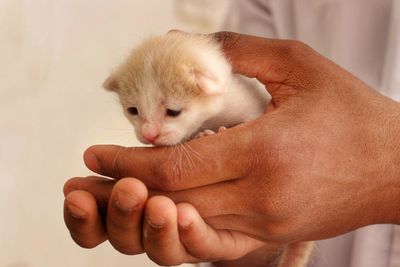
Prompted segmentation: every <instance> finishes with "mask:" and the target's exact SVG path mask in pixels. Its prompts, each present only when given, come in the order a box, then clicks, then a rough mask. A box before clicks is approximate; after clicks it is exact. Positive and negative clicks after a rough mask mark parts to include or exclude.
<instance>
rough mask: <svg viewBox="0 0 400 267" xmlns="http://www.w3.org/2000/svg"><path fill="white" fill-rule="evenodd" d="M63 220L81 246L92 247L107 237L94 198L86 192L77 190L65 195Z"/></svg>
mask: <svg viewBox="0 0 400 267" xmlns="http://www.w3.org/2000/svg"><path fill="white" fill-rule="evenodd" d="M64 221H65V224H66V226H67V228H68V229H69V231H70V234H71V237H72V239H73V240H74V241H75V242H76V243H77V244H78V245H80V246H81V247H84V248H93V247H95V246H97V245H99V244H100V243H102V242H104V241H105V240H106V239H107V238H106V233H105V229H104V225H103V222H102V220H101V218H100V216H99V213H98V210H97V204H96V200H95V199H94V197H93V196H92V195H91V194H89V193H88V192H85V191H80V190H77V191H73V192H70V193H68V194H67V195H66V197H65V201H64Z"/></svg>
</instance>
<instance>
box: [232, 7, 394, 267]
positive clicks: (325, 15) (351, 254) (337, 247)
mask: <svg viewBox="0 0 400 267" xmlns="http://www.w3.org/2000/svg"><path fill="white" fill-rule="evenodd" d="M224 30H230V31H235V32H240V33H246V34H252V35H258V36H265V37H270V38H280V39H297V40H300V41H303V42H305V43H306V44H308V45H309V46H311V47H312V48H314V49H315V50H317V51H318V52H320V53H321V54H323V55H324V56H326V57H328V58H330V59H332V60H333V61H334V62H336V63H338V64H339V65H341V66H342V67H344V68H345V69H347V70H349V71H350V72H352V73H353V74H355V75H356V76H358V77H359V78H360V79H361V80H363V81H364V82H366V83H367V84H369V85H370V86H372V87H373V88H375V89H376V90H379V91H380V92H381V93H383V94H385V95H387V96H389V97H392V98H393V99H396V100H400V1H399V0H393V1H392V0H296V1H294V0H236V1H234V2H233V3H232V7H231V10H230V12H229V15H228V18H227V20H226V23H225V28H224ZM349 205H351V203H349ZM310 227H312V225H310ZM399 229H400V228H399V227H398V226H396V227H394V226H393V225H373V226H368V227H364V228H362V229H359V230H357V231H355V232H352V233H348V234H346V235H343V236H339V237H336V238H332V239H329V240H324V241H319V242H318V243H317V249H316V253H315V254H316V255H315V257H314V258H313V259H312V260H311V263H310V266H312V267H395V266H400V244H399V243H398V242H397V241H399V242H400V230H399Z"/></svg>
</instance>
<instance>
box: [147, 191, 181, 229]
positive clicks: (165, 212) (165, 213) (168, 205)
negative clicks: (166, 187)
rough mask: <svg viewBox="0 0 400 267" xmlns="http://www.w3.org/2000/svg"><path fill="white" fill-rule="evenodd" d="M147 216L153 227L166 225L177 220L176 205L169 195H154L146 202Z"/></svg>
mask: <svg viewBox="0 0 400 267" xmlns="http://www.w3.org/2000/svg"><path fill="white" fill-rule="evenodd" d="M146 218H147V222H148V223H149V224H150V226H151V227H153V228H160V227H164V226H165V224H167V223H168V222H171V221H175V220H176V206H175V204H174V202H173V201H172V200H171V199H169V198H168V197H165V196H154V197H152V198H150V199H149V200H148V201H147V203H146Z"/></svg>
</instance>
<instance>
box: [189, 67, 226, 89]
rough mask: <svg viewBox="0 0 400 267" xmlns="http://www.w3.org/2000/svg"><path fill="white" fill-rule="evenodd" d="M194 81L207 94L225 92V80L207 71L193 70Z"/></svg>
mask: <svg viewBox="0 0 400 267" xmlns="http://www.w3.org/2000/svg"><path fill="white" fill-rule="evenodd" d="M193 73H194V76H195V79H196V83H197V85H198V86H199V87H200V89H202V90H203V91H204V92H205V93H206V94H207V95H221V94H223V93H225V91H226V86H225V82H224V81H223V80H221V79H219V78H218V77H216V76H214V75H213V74H211V73H210V72H208V71H204V70H194V71H193Z"/></svg>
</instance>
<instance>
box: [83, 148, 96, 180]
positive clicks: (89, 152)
mask: <svg viewBox="0 0 400 267" xmlns="http://www.w3.org/2000/svg"><path fill="white" fill-rule="evenodd" d="M97 149H99V148H98V146H97V145H96V146H91V147H89V148H87V149H86V150H85V152H84V153H83V162H85V165H86V167H88V168H89V170H91V171H93V172H96V173H98V172H99V171H100V167H99V161H98V159H97V157H96V154H95V151H96V150H97Z"/></svg>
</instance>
